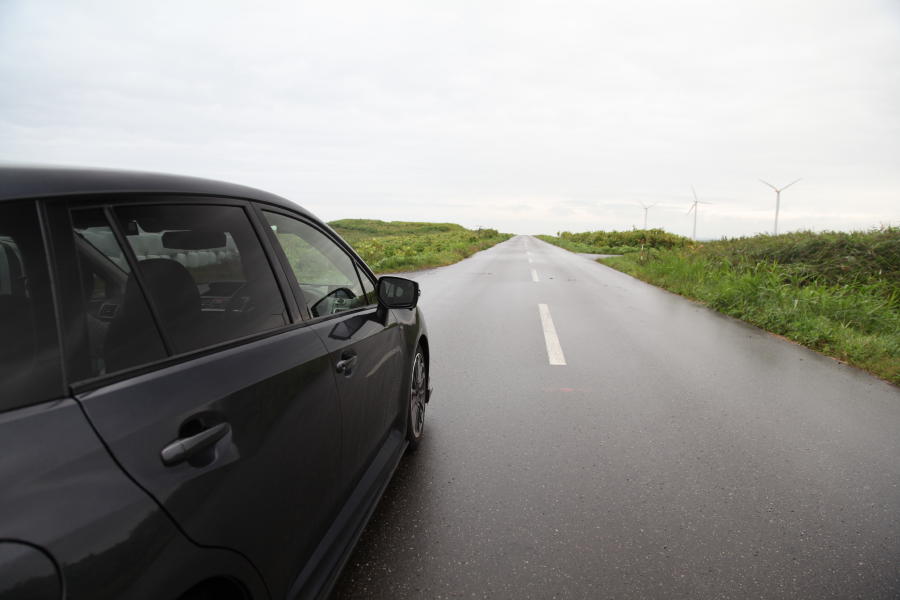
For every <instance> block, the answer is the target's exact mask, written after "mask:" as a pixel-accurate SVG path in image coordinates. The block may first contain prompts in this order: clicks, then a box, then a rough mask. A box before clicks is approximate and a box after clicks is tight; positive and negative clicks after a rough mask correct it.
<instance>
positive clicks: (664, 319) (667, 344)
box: [335, 236, 900, 599]
mask: <svg viewBox="0 0 900 600" xmlns="http://www.w3.org/2000/svg"><path fill="white" fill-rule="evenodd" d="M414 278H416V279H418V280H419V281H420V283H421V286H422V290H423V296H422V302H421V305H422V306H423V308H424V311H425V314H426V319H427V322H428V326H429V331H430V335H431V341H432V353H433V360H432V380H433V383H434V386H435V393H434V397H433V400H432V402H431V404H430V405H429V407H428V412H427V416H426V425H425V428H426V429H425V431H426V439H425V440H424V441H423V444H422V446H421V447H420V449H419V451H418V452H417V453H415V454H413V455H408V456H407V457H406V458H405V459H404V461H403V462H402V464H401V465H400V467H399V469H398V471H397V473H396V475H395V478H394V481H393V482H392V483H391V485H390V487H389V488H388V490H387V492H386V493H385V496H384V497H383V498H382V501H381V504H380V505H379V507H378V509H377V511H376V513H375V515H374V517H373V519H372V521H371V523H370V524H369V527H368V529H367V530H366V532H365V533H364V534H363V537H362V538H361V540H360V543H359V545H358V546H357V548H356V550H355V552H354V554H353V556H352V557H351V559H350V562H349V563H348V565H347V567H346V569H345V571H344V573H343V575H342V577H341V580H340V581H339V583H338V585H337V587H336V589H335V598H362V597H365V598H391V599H394V598H667V599H668V598H815V599H820V598H866V599H876V598H893V599H896V598H900V390H898V388H896V387H893V386H891V385H889V384H887V383H884V382H882V381H880V380H878V379H876V378H874V377H871V376H869V375H867V374H865V373H863V372H861V371H858V370H856V369H854V368H851V367H847V366H844V365H841V364H839V363H837V362H836V361H833V360H831V359H828V358H825V357H822V356H820V355H818V354H816V353H814V352H812V351H809V350H807V349H805V348H802V347H800V346H797V345H795V344H792V343H789V342H787V341H784V340H782V339H779V338H777V337H775V336H772V335H770V334H767V333H765V332H763V331H761V330H759V329H756V328H754V327H750V326H748V325H745V324H743V323H741V322H739V321H736V320H733V319H730V318H728V317H724V316H721V315H719V314H717V313H715V312H713V311H711V310H708V309H706V308H704V307H701V306H699V305H697V304H695V303H692V302H690V301H688V300H685V299H683V298H681V297H678V296H675V295H673V294H669V293H667V292H664V291H662V290H659V289H657V288H655V287H652V286H649V285H647V284H644V283H642V282H639V281H637V280H635V279H632V278H631V277H628V276H626V275H624V274H621V273H618V272H616V271H614V270H612V269H610V268H608V267H604V266H602V265H599V264H597V263H595V262H592V261H590V260H588V259H587V258H585V257H582V256H579V255H576V254H571V253H569V252H566V251H564V250H561V249H559V248H556V247H553V246H550V245H548V244H545V243H544V242H541V241H539V240H537V239H535V238H531V237H526V236H520V237H516V238H513V239H512V240H510V241H509V242H506V243H504V244H500V245H499V246H496V247H495V248H492V249H490V250H488V251H485V252H482V253H480V254H478V255H476V256H474V257H472V258H471V259H469V260H466V261H463V262H461V263H459V264H457V265H453V266H450V267H445V268H442V269H436V270H433V271H426V272H422V273H418V274H415V275H414ZM542 304H543V305H546V309H543V310H542V309H540V308H539V306H540V305H542ZM542 313H543V314H544V316H545V317H546V316H547V315H549V317H550V320H552V327H550V328H548V327H546V322H545V320H544V318H542ZM552 330H555V333H556V338H557V340H558V345H557V344H556V343H554V342H553V340H552V339H551V338H552V337H553V336H552V335H551V333H552ZM545 331H546V332H547V335H545ZM548 339H549V340H550V341H549V343H548ZM551 362H557V363H559V362H564V363H565V364H551Z"/></svg>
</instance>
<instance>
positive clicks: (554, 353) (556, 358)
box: [538, 304, 566, 365]
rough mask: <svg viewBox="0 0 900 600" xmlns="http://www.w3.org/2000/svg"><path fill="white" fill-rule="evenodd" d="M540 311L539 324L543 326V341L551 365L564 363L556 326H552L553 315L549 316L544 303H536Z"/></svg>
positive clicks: (564, 359) (564, 358)
mask: <svg viewBox="0 0 900 600" xmlns="http://www.w3.org/2000/svg"><path fill="white" fill-rule="evenodd" d="M538 311H540V313H541V325H542V326H543V328H544V343H545V344H546V345H547V358H548V359H549V360H550V364H551V365H564V364H566V357H565V356H564V355H563V351H562V346H561V345H560V344H559V336H557V335H556V327H554V326H553V317H551V316H550V308H549V307H548V306H547V305H546V304H538Z"/></svg>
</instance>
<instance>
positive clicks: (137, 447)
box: [51, 199, 341, 597]
mask: <svg viewBox="0 0 900 600" xmlns="http://www.w3.org/2000/svg"><path fill="white" fill-rule="evenodd" d="M51 211H52V214H53V219H52V222H53V228H54V233H55V237H54V239H55V245H56V253H55V254H56V256H57V260H58V261H59V262H60V269H59V271H60V275H59V276H60V279H61V286H60V287H61V290H62V291H63V292H64V293H65V299H66V310H65V312H66V313H67V315H66V320H67V324H68V327H67V347H68V348H70V349H71V348H81V349H82V351H81V352H77V351H73V352H70V353H69V354H70V355H71V363H70V367H69V368H70V370H71V371H72V373H73V374H77V375H78V376H80V378H81V383H79V384H77V385H76V392H77V398H78V400H79V401H80V402H81V404H82V406H83V407H84V410H85V413H86V414H87V416H88V418H89V419H90V420H91V422H92V423H93V425H94V427H95V428H96V429H97V431H98V432H99V434H100V435H101V436H102V438H103V439H104V441H105V442H106V444H107V445H108V447H109V449H110V451H111V452H112V454H113V456H114V457H115V458H116V460H117V461H118V462H119V464H120V465H121V466H122V467H123V468H124V469H125V470H126V471H127V472H128V473H129V474H130V475H131V476H132V477H133V478H134V479H135V480H136V481H137V482H138V483H139V484H140V485H141V486H142V487H143V488H144V489H146V490H147V491H148V492H149V493H150V494H152V495H153V496H154V497H155V498H156V500H157V501H158V502H159V503H160V504H161V505H163V506H164V507H165V508H166V510H167V511H168V512H169V513H170V514H171V515H172V517H173V518H174V519H175V520H176V521H177V522H178V523H179V524H180V526H181V527H182V528H183V529H184V531H185V532H186V533H187V535H188V536H189V537H190V538H191V539H192V540H193V541H194V542H196V543H198V544H201V545H204V546H216V547H222V548H230V549H233V550H236V551H238V552H240V553H241V554H243V555H244V556H246V557H247V558H249V559H250V560H251V561H252V562H253V563H254V564H255V565H256V566H257V568H258V569H259V570H260V571H261V573H262V574H263V576H264V578H265V580H266V582H267V584H268V585H269V587H270V590H271V592H272V593H273V595H274V596H275V597H284V596H285V595H286V593H287V590H288V589H289V588H290V585H291V584H292V582H293V580H294V579H295V577H296V576H297V574H298V573H299V571H300V570H301V569H302V568H303V566H304V564H305V563H306V562H307V560H308V559H309V557H310V556H311V555H312V553H313V551H314V550H315V548H316V546H317V545H318V543H319V541H320V540H321V538H322V537H323V535H324V533H325V531H326V530H327V528H328V525H329V524H330V522H331V520H332V519H333V517H334V515H335V513H336V510H337V508H338V502H337V498H338V485H339V479H338V476H339V471H340V449H341V446H340V436H341V425H340V423H341V419H340V410H339V404H338V401H337V393H336V386H335V383H334V376H333V365H332V362H331V360H330V358H329V356H328V352H327V351H326V349H325V347H324V345H323V343H322V341H321V339H320V338H319V336H318V335H317V334H316V333H315V332H314V331H313V330H312V329H310V328H308V327H306V326H305V325H304V323H303V322H302V321H301V320H300V318H299V312H298V310H297V307H296V305H295V304H294V303H293V300H292V299H290V300H289V299H288V297H287V295H286V294H282V290H283V289H286V288H285V287H284V285H283V284H284V282H283V281H282V286H279V284H278V283H277V280H278V278H279V277H283V276H281V275H280V274H279V273H280V271H279V269H274V270H273V268H272V267H273V265H272V264H270V261H269V259H268V257H267V255H266V253H265V251H264V249H263V245H262V244H261V241H260V238H259V229H257V228H256V227H254V225H253V218H254V217H252V216H251V215H252V213H251V211H250V209H249V205H247V204H246V203H241V202H237V201H224V200H223V201H221V202H218V201H209V200H201V199H186V200H182V201H180V202H177V203H176V202H174V201H168V203H161V202H158V201H157V202H156V203H152V204H151V203H147V204H141V203H137V202H121V203H120V202H117V201H114V202H112V203H111V204H106V203H104V202H103V200H102V199H97V200H94V201H92V203H86V202H80V203H78V204H73V205H71V206H66V205H65V204H55V205H53V207H52V208H51Z"/></svg>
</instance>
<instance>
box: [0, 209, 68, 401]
mask: <svg viewBox="0 0 900 600" xmlns="http://www.w3.org/2000/svg"><path fill="white" fill-rule="evenodd" d="M0 340H2V343H0V412H2V411H5V410H9V409H12V408H17V407H20V406H27V405H29V404H36V403H38V402H43V401H46V400H51V399H54V398H58V397H60V396H61V395H62V394H63V385H62V370H61V367H60V356H59V342H58V338H57V334H56V318H55V316H54V310H53V299H52V296H51V293H50V279H49V274H48V272H47V256H46V253H45V251H44V244H43V237H42V235H41V229H40V225H39V222H38V217H37V209H36V207H35V205H34V203H33V202H8V203H3V204H0Z"/></svg>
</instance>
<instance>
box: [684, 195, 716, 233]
mask: <svg viewBox="0 0 900 600" xmlns="http://www.w3.org/2000/svg"><path fill="white" fill-rule="evenodd" d="M691 191H692V192H693V193H694V202H693V203H692V204H691V207H690V208H689V209H688V214H691V211H694V234H693V235H692V236H691V239H692V240H694V241H695V242H696V241H697V212H698V211H697V205H698V204H712V202H704V201H702V200H699V199H698V198H697V190H695V189H694V186H691Z"/></svg>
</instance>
